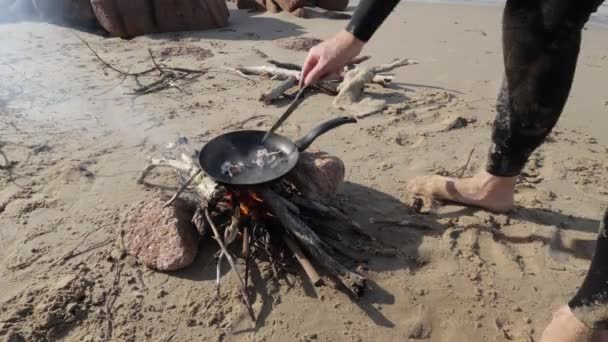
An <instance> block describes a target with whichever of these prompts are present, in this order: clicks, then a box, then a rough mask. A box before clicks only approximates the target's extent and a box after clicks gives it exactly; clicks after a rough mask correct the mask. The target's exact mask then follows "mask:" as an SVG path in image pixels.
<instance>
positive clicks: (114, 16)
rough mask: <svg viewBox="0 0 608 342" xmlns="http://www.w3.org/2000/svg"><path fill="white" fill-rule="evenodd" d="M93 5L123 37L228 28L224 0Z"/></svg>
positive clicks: (99, 1) (100, 1)
mask: <svg viewBox="0 0 608 342" xmlns="http://www.w3.org/2000/svg"><path fill="white" fill-rule="evenodd" d="M40 1H42V0H40ZM64 1H69V0H64ZM79 1H85V0H79ZM91 5H92V9H93V12H94V13H95V16H96V17H97V20H98V21H99V23H100V24H101V26H102V27H103V28H104V29H105V30H106V31H108V33H110V35H111V36H113V37H122V38H132V37H136V36H140V35H143V34H148V33H154V32H159V31H160V32H173V31H193V30H205V29H212V28H220V27H225V26H226V25H228V17H229V15H230V13H229V12H228V7H227V6H226V3H225V2H224V1H223V0H129V1H123V0H91Z"/></svg>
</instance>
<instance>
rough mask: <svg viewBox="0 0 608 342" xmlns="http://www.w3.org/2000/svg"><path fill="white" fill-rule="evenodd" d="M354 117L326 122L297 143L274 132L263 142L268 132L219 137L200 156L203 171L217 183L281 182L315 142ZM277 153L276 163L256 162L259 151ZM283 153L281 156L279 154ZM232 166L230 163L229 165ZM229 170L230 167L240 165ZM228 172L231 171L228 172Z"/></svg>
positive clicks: (246, 132) (233, 133) (245, 132)
mask: <svg viewBox="0 0 608 342" xmlns="http://www.w3.org/2000/svg"><path fill="white" fill-rule="evenodd" d="M356 122H357V120H356V119H354V118H350V117H340V118H335V119H332V120H329V121H327V122H324V123H322V124H321V125H319V126H318V127H316V128H314V129H313V130H312V131H310V133H308V134H307V135H306V136H304V137H303V138H301V139H299V140H298V141H296V142H295V143H294V142H292V141H291V140H289V139H287V138H285V137H283V136H281V135H278V134H275V133H271V134H270V135H269V136H268V138H266V140H265V141H264V143H262V138H263V137H264V134H266V131H254V130H246V131H235V132H229V133H225V134H222V135H219V136H217V137H215V138H213V139H212V140H211V141H209V142H208V143H207V144H206V145H205V146H204V147H203V149H202V150H201V152H200V153H199V155H198V160H199V163H200V165H201V168H202V169H203V171H204V172H205V173H206V174H207V175H209V176H210V177H212V178H213V179H215V180H216V181H217V182H220V183H224V184H232V185H256V184H262V183H266V182H270V181H273V180H275V179H278V178H280V177H282V176H284V175H286V174H287V173H289V171H291V169H293V168H294V166H296V163H297V162H298V157H299V152H302V151H304V150H306V149H307V148H308V147H309V146H310V145H311V144H312V143H313V141H314V140H315V139H317V138H318V137H319V136H321V135H322V134H324V133H326V132H327V131H330V130H332V129H334V128H336V127H338V126H341V125H344V124H348V123H356ZM264 149H265V150H266V151H268V152H269V153H273V152H274V153H275V154H274V156H273V157H271V158H272V159H268V158H264V159H265V160H272V163H264V165H263V166H262V167H260V166H259V165H256V164H255V163H254V161H256V160H259V158H258V157H257V155H258V151H260V150H264ZM276 152H279V153H276ZM227 163H228V164H227ZM239 163H240V164H242V166H237V167H235V168H227V167H226V165H239ZM227 169H229V170H230V171H229V172H227Z"/></svg>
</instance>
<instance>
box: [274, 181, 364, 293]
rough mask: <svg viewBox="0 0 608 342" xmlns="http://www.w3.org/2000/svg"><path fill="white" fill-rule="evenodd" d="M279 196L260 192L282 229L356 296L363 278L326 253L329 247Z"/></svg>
mask: <svg viewBox="0 0 608 342" xmlns="http://www.w3.org/2000/svg"><path fill="white" fill-rule="evenodd" d="M279 197H280V195H278V194H277V193H275V192H274V191H272V190H270V189H265V190H264V191H262V199H263V200H264V202H265V203H266V204H268V205H269V206H270V207H271V208H272V211H273V213H274V214H275V215H276V216H277V218H278V219H279V221H281V223H282V224H283V227H284V228H285V229H287V231H289V232H290V233H291V234H293V235H294V236H295V237H296V238H297V239H298V240H299V241H300V243H302V247H304V249H306V250H307V251H308V253H310V255H311V256H312V257H313V258H315V259H316V261H317V262H318V263H319V264H321V265H322V266H323V267H324V268H325V269H326V270H328V271H329V272H331V273H332V274H333V275H334V276H336V277H337V278H338V279H339V280H340V282H341V283H342V284H343V285H344V286H346V288H347V289H349V290H350V291H352V293H353V294H354V295H355V296H358V295H359V294H360V292H361V290H362V289H363V287H364V284H365V277H363V276H361V275H360V274H358V273H356V272H353V271H351V270H349V269H348V268H346V267H344V266H343V265H342V264H340V263H339V262H338V261H336V260H335V259H334V258H333V257H332V256H331V255H330V254H329V253H330V252H328V251H331V247H330V246H328V245H327V244H325V243H324V242H323V241H322V240H321V239H319V237H318V236H317V234H316V233H315V232H314V231H313V230H312V229H310V227H308V225H306V223H304V222H303V221H302V220H300V218H298V217H297V216H295V215H293V214H292V213H291V211H289V209H288V208H287V206H285V204H284V203H283V201H282V200H281V199H280V198H279Z"/></svg>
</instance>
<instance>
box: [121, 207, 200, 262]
mask: <svg viewBox="0 0 608 342" xmlns="http://www.w3.org/2000/svg"><path fill="white" fill-rule="evenodd" d="M163 204H164V200H163V199H161V198H160V197H156V198H154V199H152V200H151V201H148V202H145V203H143V204H142V205H140V206H138V207H136V208H135V209H134V210H132V211H131V212H130V213H129V216H128V218H127V221H126V224H125V227H124V230H125V247H126V250H127V253H129V254H130V255H132V256H134V257H135V258H136V259H137V260H139V261H140V262H141V263H142V264H144V265H146V266H148V267H151V268H154V269H157V270H161V271H173V270H178V269H181V268H184V267H186V266H188V265H190V264H191V263H192V262H193V261H194V258H195V257H196V254H197V252H198V243H199V239H200V236H199V234H198V232H197V231H196V229H195V228H194V227H193V225H192V223H191V218H192V212H191V210H190V208H189V207H188V206H187V204H186V203H185V202H184V201H182V200H180V199H177V200H176V201H175V202H174V204H173V206H171V207H168V208H163Z"/></svg>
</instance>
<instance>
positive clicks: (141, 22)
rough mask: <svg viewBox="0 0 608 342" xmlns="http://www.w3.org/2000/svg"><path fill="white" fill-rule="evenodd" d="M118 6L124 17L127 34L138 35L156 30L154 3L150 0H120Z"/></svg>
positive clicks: (130, 35)
mask: <svg viewBox="0 0 608 342" xmlns="http://www.w3.org/2000/svg"><path fill="white" fill-rule="evenodd" d="M117 7H118V11H119V12H120V15H121V17H122V18H123V25H124V28H125V35H126V36H129V37H137V36H141V35H144V34H148V33H154V32H156V30H157V27H156V23H155V20H154V17H152V3H151V2H150V1H149V0H118V1H117Z"/></svg>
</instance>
